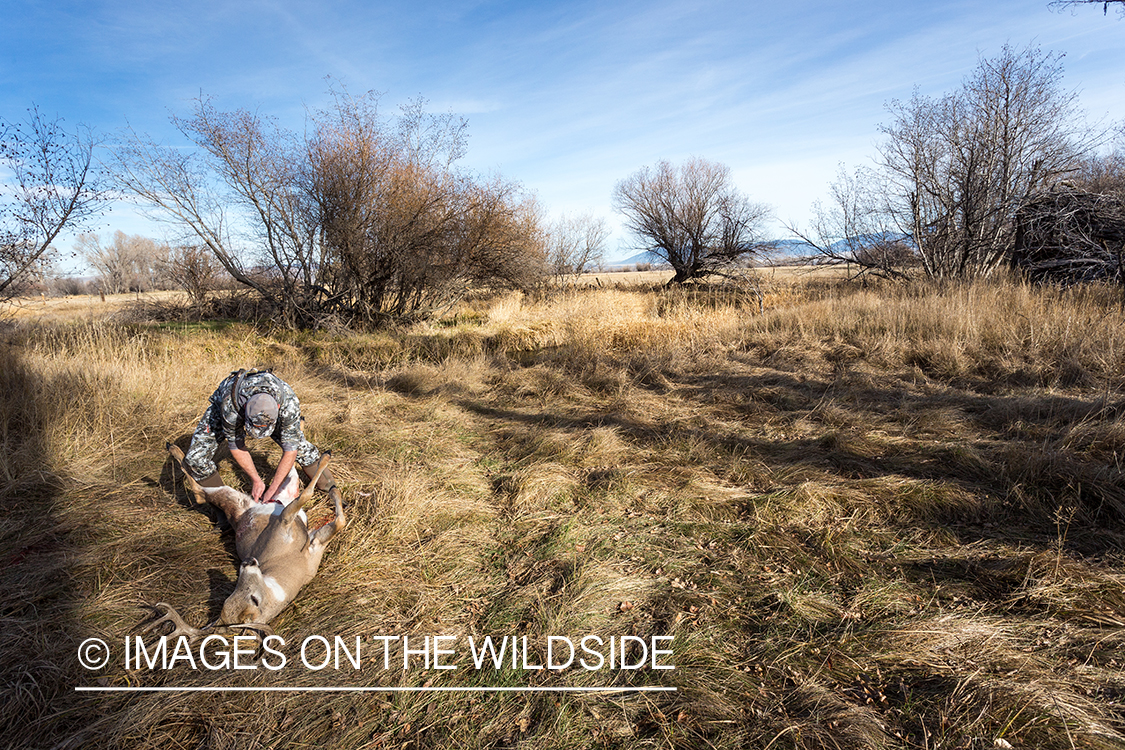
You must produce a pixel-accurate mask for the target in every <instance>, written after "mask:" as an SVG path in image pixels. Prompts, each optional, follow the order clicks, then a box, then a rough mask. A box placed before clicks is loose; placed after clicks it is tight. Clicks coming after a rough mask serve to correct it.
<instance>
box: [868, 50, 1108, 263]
mask: <svg viewBox="0 0 1125 750" xmlns="http://www.w3.org/2000/svg"><path fill="white" fill-rule="evenodd" d="M1061 80H1062V63H1061V56H1059V55H1055V54H1049V53H1043V52H1041V51H1040V50H1039V49H1038V48H1035V47H1028V48H1026V49H1024V50H1019V51H1017V50H1013V49H1012V48H1011V47H1007V46H1005V47H1004V49H1003V50H1002V52H1001V54H1000V55H999V56H998V57H996V58H994V59H981V61H980V63H979V64H978V66H977V68H976V70H975V71H974V72H973V74H972V75H970V76H969V78H967V79H966V80H965V82H964V84H963V85H962V87H961V89H960V90H958V91H957V92H954V93H951V94H946V95H944V96H942V97H941V98H940V99H936V100H934V99H930V98H928V97H925V96H923V95H921V94H920V93H918V92H917V91H916V92H915V94H914V96H913V98H912V99H911V100H910V101H909V102H899V101H895V102H892V103H891V105H890V106H889V110H890V112H891V114H892V115H893V116H894V121H893V122H892V123H891V124H890V125H888V126H884V127H883V128H882V130H883V132H884V134H886V136H887V140H886V141H885V142H884V143H883V145H882V147H881V149H880V158H879V164H880V166H881V167H882V170H883V174H884V176H885V177H886V179H887V181H888V184H889V187H890V191H889V198H890V200H889V204H888V209H889V211H890V213H891V215H892V216H893V217H894V220H895V222H896V224H897V225H898V228H899V229H900V231H901V232H902V233H903V234H906V235H908V236H910V237H911V239H912V240H913V243H914V245H915V247H916V248H917V250H918V254H919V259H920V261H921V263H922V266H923V268H924V269H925V272H926V274H927V275H929V276H931V277H933V278H939V279H944V278H956V277H969V276H979V275H988V274H990V273H992V272H993V271H994V270H995V269H996V268H997V267H999V266H1000V265H1001V263H1002V262H1003V261H1004V259H1005V253H1006V251H1007V250H1008V249H1009V248H1010V247H1011V243H1012V235H1013V231H1014V217H1015V214H1016V212H1017V211H1018V209H1019V207H1020V206H1021V205H1023V204H1024V203H1025V202H1026V201H1028V200H1029V199H1030V198H1031V197H1032V196H1034V195H1035V194H1036V193H1037V192H1039V191H1041V190H1043V189H1045V188H1047V187H1049V186H1050V185H1052V184H1053V183H1055V182H1057V181H1058V180H1059V179H1060V178H1062V177H1063V176H1064V175H1066V174H1068V173H1070V172H1071V171H1073V170H1074V169H1075V167H1076V165H1077V164H1078V162H1079V161H1080V159H1081V158H1082V157H1083V156H1084V155H1085V154H1086V153H1087V152H1088V151H1089V150H1090V148H1091V147H1092V146H1093V145H1094V143H1095V139H1094V138H1092V137H1090V136H1088V135H1086V134H1084V133H1083V132H1082V131H1081V129H1080V122H1081V119H1080V117H1079V113H1078V111H1077V108H1076V102H1077V95H1076V94H1075V93H1073V92H1069V91H1065V90H1063V88H1062V85H1061Z"/></svg>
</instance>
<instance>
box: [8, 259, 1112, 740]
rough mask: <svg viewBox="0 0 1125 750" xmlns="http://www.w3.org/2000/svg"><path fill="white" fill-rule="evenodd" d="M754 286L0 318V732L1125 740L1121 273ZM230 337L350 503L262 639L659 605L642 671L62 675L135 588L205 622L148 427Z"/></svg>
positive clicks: (213, 609)
mask: <svg viewBox="0 0 1125 750" xmlns="http://www.w3.org/2000/svg"><path fill="white" fill-rule="evenodd" d="M762 291H763V292H764V308H765V312H764V313H760V312H759V305H758V298H757V297H756V296H754V295H750V294H746V293H744V292H742V291H739V290H732V289H728V288H721V287H715V288H709V287H697V288H688V289H681V290H665V289H662V288H645V287H638V288H635V289H620V288H612V289H611V288H598V287H596V286H595V287H591V288H577V289H574V288H572V289H566V290H554V291H552V292H549V293H544V294H541V295H538V296H534V295H532V296H527V295H518V294H513V295H506V296H501V297H482V298H480V299H475V300H473V301H470V302H466V303H465V304H463V305H462V306H461V307H460V308H459V309H457V310H454V311H452V312H451V313H450V315H449V316H448V317H447V318H446V319H444V320H442V321H438V322H436V323H434V324H431V325H419V326H415V327H413V328H410V329H405V330H395V331H383V332H378V333H344V332H335V333H308V332H290V331H284V330H272V329H270V328H268V327H267V326H264V325H250V324H246V323H235V322H226V323H211V324H190V323H188V324H169V323H162V324H156V323H145V322H133V323H125V322H120V320H121V319H117V320H118V322H115V320H114V319H111V318H110V319H107V318H91V317H90V316H89V315H87V314H85V313H84V314H83V315H80V316H77V317H76V319H74V320H70V321H67V320H52V321H49V322H42V323H36V322H35V321H28V320H17V321H16V322H15V323H14V324H12V325H10V326H9V328H8V329H6V330H5V331H4V333H3V343H0V417H2V421H0V425H2V429H3V432H2V433H0V477H3V489H2V490H0V501H2V502H3V507H4V511H5V513H4V516H3V518H2V519H0V528H2V529H3V534H2V536H0V559H3V560H4V561H5V564H4V566H3V568H2V569H0V653H2V654H3V659H2V660H0V680H2V684H3V685H4V690H5V706H6V710H5V712H4V718H3V720H2V721H0V745H2V746H4V747H12V748H17V747H59V748H79V747H106V748H118V747H120V748H135V747H142V748H143V747H161V748H168V747H192V748H220V747H221V748H228V747H232V748H233V747H238V748H242V747H247V748H249V747H262V748H266V747H291V746H303V745H316V746H324V747H340V748H360V747H372V748H374V747H392V746H393V747H447V746H465V747H498V746H514V745H521V746H529V747H531V746H534V747H589V746H606V747H610V746H612V747H641V746H644V747H649V746H674V747H720V746H722V747H734V746H738V747H762V748H766V747H770V748H785V747H802V748H815V747H849V748H864V747H924V748H941V747H948V748H953V747H1008V746H1013V747H1047V748H1054V747H1057V748H1071V747H1077V746H1086V747H1119V746H1121V745H1122V744H1123V743H1125V724H1123V722H1125V713H1123V709H1122V703H1121V696H1122V695H1125V677H1123V676H1122V675H1123V674H1125V672H1123V670H1122V666H1123V665H1125V636H1122V635H1121V633H1122V632H1123V631H1122V628H1125V594H1123V593H1122V592H1123V590H1125V588H1123V584H1125V558H1123V556H1122V550H1123V541H1125V481H1123V480H1125V477H1123V475H1122V463H1121V461H1122V456H1123V455H1125V422H1123V416H1122V411H1123V405H1125V402H1123V401H1122V395H1121V394H1122V386H1123V384H1125V363H1123V362H1122V357H1121V353H1122V352H1123V351H1125V346H1123V345H1125V316H1123V314H1122V311H1121V305H1120V297H1119V290H1112V289H1101V288H1076V289H1070V290H1055V289H1044V288H1035V287H1029V286H1026V285H1022V284H1019V283H1018V282H1015V281H1003V282H996V283H989V284H971V285H963V286H946V287H932V286H925V285H918V286H869V287H866V288H865V287H863V286H858V285H857V286H849V285H848V284H845V283H838V282H826V281H802V280H801V279H799V278H785V279H778V280H774V281H770V282H766V283H764V284H763V288H762ZM241 366H269V367H273V368H275V371H277V372H278V373H279V374H280V375H281V376H282V377H284V378H285V379H286V380H287V381H288V382H290V383H291V384H292V385H293V386H294V388H295V389H296V391H297V393H298V395H299V397H300V399H301V403H302V409H303V413H304V414H305V416H306V423H305V427H306V432H307V434H308V435H309V436H310V438H311V439H312V440H313V441H314V442H316V443H317V444H319V445H321V446H322V447H325V448H332V449H333V451H334V453H335V456H336V460H335V463H334V467H335V468H334V470H335V471H336V476H337V480H338V482H339V483H340V485H341V486H342V488H343V494H344V497H345V501H346V504H347V507H348V513H349V519H350V525H349V527H348V529H347V531H346V532H345V534H344V535H342V536H341V537H340V538H339V539H338V541H337V542H334V543H333V545H332V546H331V547H330V549H329V551H328V553H327V555H326V557H325V561H324V564H323V565H322V568H321V572H320V575H319V577H318V578H317V579H316V580H315V581H313V583H311V584H310V585H309V586H308V587H307V588H306V589H305V590H304V591H303V592H302V593H301V595H300V596H299V597H298V599H297V601H296V602H295V603H294V604H293V605H292V606H291V607H290V608H289V610H287V611H286V612H285V613H283V615H282V616H281V617H280V618H278V620H277V621H275V623H274V626H275V629H276V630H277V631H278V632H279V633H281V634H282V635H283V636H284V637H285V638H286V642H287V643H300V641H301V640H302V639H303V638H304V637H305V636H308V635H312V634H323V635H328V636H330V637H331V636H333V635H339V636H342V637H345V638H346V639H354V637H355V636H357V635H358V636H363V637H365V638H366V637H370V636H371V635H408V636H412V637H416V638H420V637H422V636H425V635H454V636H457V637H459V638H467V637H468V636H473V637H476V638H482V637H484V636H486V635H491V636H493V637H494V638H499V637H503V636H505V635H507V636H520V637H522V636H528V637H529V639H530V640H531V642H532V643H541V642H542V641H543V639H545V638H546V637H547V636H548V635H564V636H577V637H581V636H583V635H587V634H593V635H598V636H600V637H602V638H608V637H610V636H621V635H638V636H642V637H647V636H652V635H668V636H671V637H672V638H673V639H674V640H673V641H672V646H671V648H672V649H673V652H674V663H675V665H676V669H675V670H652V669H642V670H637V671H635V672H628V673H625V672H620V671H606V670H602V671H597V672H586V671H583V670H570V671H565V672H561V673H560V672H547V671H546V670H542V671H535V670H527V671H525V670H523V669H520V668H517V669H512V668H510V667H509V668H505V669H501V670H496V671H493V670H491V669H489V670H485V671H477V670H475V669H472V668H471V666H472V665H471V664H469V663H468V661H467V660H466V659H465V658H464V654H460V655H459V656H458V657H457V659H458V661H457V664H458V666H459V667H460V668H459V669H457V670H450V671H440V670H434V669H430V670H423V669H422V668H421V667H418V668H414V669H411V670H409V671H406V672H403V671H402V670H401V669H392V670H386V671H385V670H383V669H382V668H381V663H380V664H379V665H375V664H365V665H364V668H363V669H362V670H360V671H359V672H354V671H342V672H337V671H335V670H332V669H329V670H324V671H310V670H306V669H304V668H303V667H301V666H300V665H297V666H296V667H294V666H289V667H287V668H286V670H283V671H280V672H277V673H271V672H267V671H266V670H263V669H258V670H247V671H239V672H233V671H230V670H227V671H222V672H216V673H212V672H207V671H204V670H195V671H193V670H190V669H187V668H186V667H183V666H182V665H181V666H180V667H177V668H176V669H175V670H172V671H170V672H163V671H160V670H155V671H149V670H131V671H130V670H126V669H124V668H123V666H122V663H121V660H120V658H117V659H115V660H113V661H111V663H110V665H109V666H108V667H106V668H105V669H102V670H97V671H93V672H88V671H86V670H84V669H82V668H81V667H80V666H79V665H78V662H77V657H76V654H77V648H78V644H79V643H81V642H82V641H83V640H84V639H86V638H87V637H101V638H104V639H105V640H106V641H107V642H109V643H110V644H118V645H119V644H120V643H121V642H122V639H123V638H124V637H125V636H126V635H127V634H130V633H132V632H133V631H134V628H135V627H136V626H137V625H138V624H139V623H140V622H141V621H142V620H143V619H144V618H145V617H146V613H145V610H144V609H143V607H142V605H144V604H152V603H155V602H157V601H168V602H171V603H173V604H174V605H175V606H177V607H178V608H179V609H180V610H181V612H183V613H184V614H185V615H186V616H187V617H188V619H190V620H191V621H193V622H196V623H202V622H205V621H207V620H209V619H210V617H211V616H213V615H214V614H216V613H217V609H218V607H219V606H220V605H221V602H222V600H223V598H224V597H225V596H226V595H227V594H228V593H229V592H230V591H231V590H232V588H233V580H234V577H235V575H236V573H237V560H235V559H234V558H233V543H232V540H231V539H230V538H229V532H223V531H222V526H221V524H219V523H218V522H217V521H218V519H217V518H215V517H214V516H213V515H209V514H207V513H203V512H199V511H195V510H192V509H190V508H189V505H188V502H187V496H186V494H185V492H184V489H183V487H182V486H180V484H179V482H178V480H177V479H176V476H175V474H174V473H173V472H172V471H171V468H170V465H169V463H168V461H167V460H166V454H165V452H164V442H165V441H166V440H179V441H181V444H182V443H183V441H184V440H186V438H187V436H188V435H189V434H190V433H191V431H192V430H193V429H194V426H195V422H196V420H198V418H199V415H200V413H201V412H202V410H203V407H204V406H205V404H206V399H207V397H208V396H209V395H210V393H211V391H212V389H213V388H214V387H215V385H216V384H217V383H218V382H219V380H221V379H222V377H224V376H225V375H226V374H227V373H228V372H229V371H230V370H232V369H235V368H237V367H241ZM254 452H255V456H256V460H257V461H259V462H260V464H261V466H262V470H263V471H266V470H268V467H269V466H271V465H273V462H275V461H276V460H277V457H278V455H279V451H278V449H276V447H274V446H272V444H267V443H262V444H260V445H256V446H255V447H254ZM223 471H224V473H225V476H226V477H227V479H228V481H229V482H230V483H232V484H234V485H235V486H239V485H240V483H241V482H242V479H241V477H240V476H239V475H238V474H237V473H236V472H234V471H232V469H231V467H229V466H224V468H223ZM329 513H330V510H329V507H328V505H327V504H326V503H324V502H323V500H321V501H319V503H318V505H317V506H316V507H314V508H312V509H311V515H312V516H313V517H314V519H315V518H317V517H326V516H327V515H328V514H329ZM462 643H463V641H462ZM368 645H370V644H368ZM462 650H464V648H462ZM291 656H292V655H291ZM393 656H394V657H395V658H397V659H398V660H400V661H399V663H400V664H401V658H402V656H401V650H398V651H396V652H395V653H394V654H393ZM541 656H542V653H541V652H537V653H535V654H533V656H532V661H534V660H535V658H538V657H541ZM379 661H380V662H381V659H380V660H379ZM376 666H378V667H379V668H375V667H376ZM80 685H81V686H91V685H93V686H105V687H126V686H147V687H153V686H166V687H178V688H215V687H220V686H223V687H230V686H241V687H265V686H274V687H276V686H291V687H293V686H300V687H327V686H339V685H346V686H353V687H355V686H364V687H408V686H413V687H420V686H428V687H449V688H466V687H482V686H491V687H497V686H508V687H520V686H532V685H534V686H543V687H598V686H601V687H604V686H609V685H634V686H641V685H650V686H664V687H675V688H677V692H674V693H644V694H640V693H633V694H599V693H531V694H521V693H503V694H482V693H469V692H460V693H458V692H453V693H433V692H420V693H390V692H386V693H379V692H366V693H346V694H339V693H323V692H303V693H264V694H262V693H215V692H172V693H132V694H122V693H96V694H91V693H76V692H75V691H74V687H75V686H80Z"/></svg>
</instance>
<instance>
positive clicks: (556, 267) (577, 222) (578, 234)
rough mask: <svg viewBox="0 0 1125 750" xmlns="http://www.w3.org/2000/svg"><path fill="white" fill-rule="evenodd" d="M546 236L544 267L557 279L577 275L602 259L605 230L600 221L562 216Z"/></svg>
mask: <svg viewBox="0 0 1125 750" xmlns="http://www.w3.org/2000/svg"><path fill="white" fill-rule="evenodd" d="M546 234H547V238H546V242H547V264H548V266H549V267H550V269H551V271H552V273H554V275H555V276H556V277H558V278H562V277H563V276H569V275H572V274H573V275H575V276H578V275H581V274H583V273H585V272H586V271H588V270H589V269H590V268H592V267H594V266H596V265H598V264H600V263H601V262H602V261H603V260H604V259H605V242H606V239H608V237H609V227H608V226H607V225H606V222H605V219H603V218H601V217H598V216H594V215H593V214H588V213H587V214H580V215H576V216H571V215H565V216H563V217H561V218H560V219H559V220H558V221H556V222H555V223H553V224H552V225H551V226H550V227H548V228H547V233H546Z"/></svg>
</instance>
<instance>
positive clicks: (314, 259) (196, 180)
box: [113, 99, 321, 323]
mask: <svg viewBox="0 0 1125 750" xmlns="http://www.w3.org/2000/svg"><path fill="white" fill-rule="evenodd" d="M172 122H173V124H174V125H175V126H176V127H177V128H178V129H179V131H180V132H181V133H182V134H183V135H184V136H185V137H186V138H188V139H189V140H190V141H191V142H192V143H193V144H194V145H195V146H196V147H197V150H195V151H194V152H189V151H184V150H181V149H177V148H172V147H167V146H161V145H159V144H157V143H155V142H153V141H152V140H151V139H149V138H147V137H144V136H141V135H138V134H137V133H135V132H133V131H131V130H130V131H128V132H127V133H126V134H125V138H124V140H123V142H122V143H121V144H120V145H119V146H118V147H117V149H116V150H115V151H114V161H113V164H114V171H115V176H116V178H117V180H118V181H119V183H120V184H121V185H122V186H123V187H125V188H126V189H128V190H130V191H132V192H133V193H135V194H136V195H137V196H139V197H140V198H141V199H142V200H144V201H146V202H147V203H148V204H150V205H151V206H152V207H154V208H156V209H158V210H157V211H155V212H153V217H154V218H157V219H163V220H167V221H171V222H172V223H174V224H176V225H178V226H179V227H180V228H181V229H182V230H183V231H182V237H181V239H182V240H184V244H196V243H201V244H203V245H204V246H205V247H207V248H208V249H209V250H210V251H211V252H212V253H213V254H214V256H215V258H216V260H218V262H219V263H220V264H221V265H222V266H223V267H224V268H225V269H226V271H227V272H228V273H229V274H230V275H231V276H232V277H233V278H234V279H235V280H236V281H238V282H239V283H241V284H243V285H245V286H247V287H250V288H252V289H254V290H256V291H257V292H258V293H259V294H261V296H262V297H263V298H265V299H266V300H268V301H269V302H271V303H272V304H273V305H274V306H275V307H276V308H277V309H278V310H280V311H281V313H282V316H283V318H284V319H286V320H288V321H289V322H290V323H298V322H301V321H302V320H307V319H308V318H309V317H310V316H312V315H315V309H316V306H317V305H316V303H317V297H318V294H319V291H320V290H319V289H318V285H317V282H318V278H317V274H318V271H319V268H320V265H321V264H320V260H321V258H320V256H319V250H320V248H319V246H318V244H317V236H318V231H319V228H318V227H317V226H316V223H315V220H314V212H313V211H312V210H311V203H310V201H309V199H308V196H307V195H305V194H304V192H303V191H302V190H301V189H300V185H301V182H302V173H301V167H302V163H303V162H302V156H303V154H302V148H301V144H300V142H299V140H298V139H297V138H296V137H295V136H294V135H293V134H292V133H289V132H287V131H285V130H283V129H282V128H280V127H279V126H278V125H277V123H276V122H275V121H273V120H270V119H268V118H265V117H262V116H260V115H258V114H256V113H251V112H247V111H245V110H237V111H235V112H220V111H218V110H216V109H215V107H214V106H213V105H212V104H211V102H210V100H207V99H199V100H196V102H195V105H194V109H193V111H192V113H191V114H190V115H189V116H188V117H173V118H172ZM192 240H194V241H195V242H193V241H192ZM263 270H264V272H262V271H263Z"/></svg>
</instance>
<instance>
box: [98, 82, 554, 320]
mask: <svg viewBox="0 0 1125 750" xmlns="http://www.w3.org/2000/svg"><path fill="white" fill-rule="evenodd" d="M334 93H335V98H334V103H333V105H332V106H331V107H330V108H328V109H327V110H324V111H321V112H317V113H315V114H314V115H313V117H312V119H311V121H310V123H309V126H308V127H307V129H306V134H305V135H303V136H299V135H297V134H295V133H292V132H290V131H287V130H285V129H283V128H281V127H280V126H279V125H278V124H277V123H276V122H275V121H273V120H271V119H268V118H265V117H262V116H259V115H257V114H255V113H250V112H247V111H244V110H238V111H235V112H220V111H217V110H216V109H215V108H214V106H213V105H212V104H211V103H210V101H208V100H203V99H201V100H199V101H197V102H196V103H195V107H194V110H193V112H192V113H191V114H190V115H189V116H188V117H185V118H179V117H177V118H173V122H174V124H175V125H176V126H177V127H178V128H179V130H180V132H181V133H182V134H183V135H185V136H186V137H187V138H188V139H189V140H191V141H192V142H193V143H195V144H196V145H197V146H198V147H199V149H200V151H199V153H197V154H188V155H184V154H181V153H180V152H179V151H177V150H176V149H172V148H168V147H163V146H159V145H157V144H154V143H153V142H152V141H151V140H149V139H147V138H145V137H142V136H138V135H137V134H135V133H130V134H129V135H128V136H127V138H126V142H125V145H124V146H123V147H122V148H121V149H120V150H119V151H118V152H117V154H116V172H117V176H118V178H119V180H120V181H121V183H122V185H124V186H125V187H127V188H128V189H130V190H132V191H133V192H135V193H136V194H137V195H139V196H140V197H141V198H143V199H145V200H146V201H148V202H149V203H150V204H152V205H153V206H155V207H158V208H159V209H161V210H162V211H163V212H164V213H163V215H164V217H165V218H169V219H171V220H172V221H174V222H176V223H178V224H179V225H180V226H181V227H182V228H183V229H184V230H185V231H186V233H187V234H188V235H194V239H193V240H191V241H188V242H186V243H185V244H200V245H202V246H204V247H206V248H207V249H208V250H209V251H210V252H211V253H212V254H213V255H214V257H215V258H216V260H217V261H218V262H219V263H220V264H221V265H222V266H223V267H224V268H225V269H226V271H227V272H228V273H229V274H230V275H231V276H232V277H233V278H234V279H235V280H236V281H238V282H239V283H240V284H242V285H244V286H246V287H249V288H251V289H253V290H255V291H256V292H257V293H258V294H260V295H261V296H262V297H263V298H264V299H266V300H267V301H269V302H270V303H271V304H272V305H274V306H275V307H276V308H277V309H278V310H279V311H280V312H281V313H282V318H283V319H284V320H286V321H288V322H289V323H290V324H293V325H316V324H317V321H322V320H324V316H325V315H340V316H343V317H345V318H348V319H352V320H356V321H358V322H363V323H377V322H379V321H382V320H384V319H387V318H395V319H412V318H421V317H426V316H428V315H432V314H434V313H435V312H436V311H439V310H441V309H443V308H444V307H446V306H448V305H449V304H450V303H451V302H452V301H454V300H456V299H457V298H458V297H459V296H460V295H462V294H464V292H465V290H466V289H467V287H468V285H469V284H470V283H482V282H483V283H486V284H489V283H501V284H517V285H518V284H521V283H524V282H525V281H526V280H527V279H528V277H529V276H531V275H533V274H538V273H541V272H542V260H541V256H542V249H541V247H540V245H539V243H538V239H537V238H538V230H537V224H536V216H537V212H536V211H535V210H534V205H533V202H532V201H531V199H530V198H529V197H528V196H526V195H524V194H523V193H522V191H521V190H520V189H519V187H518V186H517V185H515V184H514V183H511V182H507V181H504V180H502V179H500V178H495V179H492V180H482V179H478V178H475V177H473V176H470V175H467V174H465V173H463V172H459V171H457V170H455V169H454V168H453V164H454V163H455V162H456V161H457V160H458V159H460V158H461V156H462V155H463V154H464V147H465V132H464V131H465V123H464V121H462V120H460V119H459V118H455V117H453V116H452V115H446V116H434V115H431V114H429V113H427V112H426V111H425V108H424V103H423V102H421V101H418V102H415V103H413V104H411V105H409V106H407V107H405V108H404V109H403V111H402V113H401V115H400V116H399V117H398V118H397V119H394V120H391V119H387V118H385V117H383V116H382V115H381V114H380V113H379V111H378V108H377V99H376V97H375V96H374V95H373V94H367V95H364V96H360V97H352V96H350V95H348V94H347V93H346V92H334ZM236 224H241V225H245V226H247V227H249V230H248V231H246V232H243V233H242V234H237V233H235V232H234V231H233V229H232V227H233V226H234V225H236Z"/></svg>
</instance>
